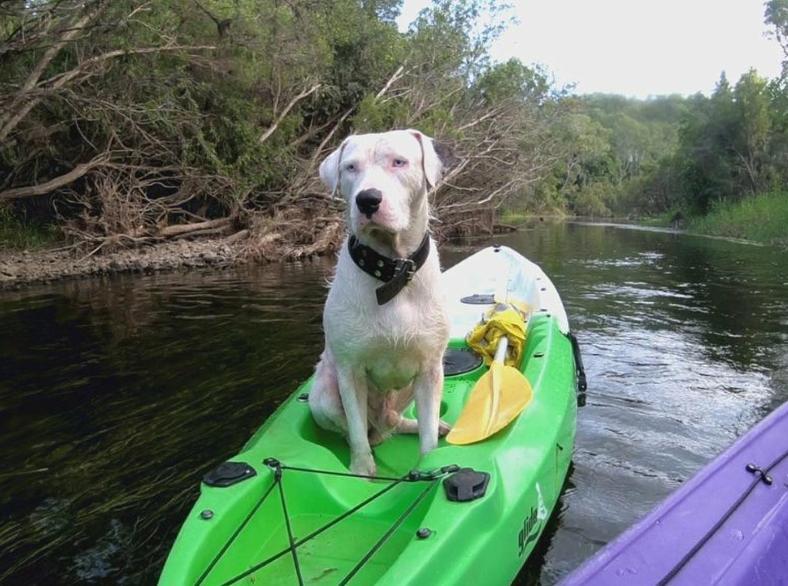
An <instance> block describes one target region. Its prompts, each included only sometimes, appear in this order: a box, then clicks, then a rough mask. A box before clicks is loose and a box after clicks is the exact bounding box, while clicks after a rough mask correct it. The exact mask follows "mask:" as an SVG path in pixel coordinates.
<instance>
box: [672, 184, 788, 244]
mask: <svg viewBox="0 0 788 586" xmlns="http://www.w3.org/2000/svg"><path fill="white" fill-rule="evenodd" d="M687 230H688V231H689V232H697V233H699V234H708V235H710V236H726V237H730V238H743V239H745V240H752V241H754V242H763V243H766V244H778V245H783V246H786V245H788V191H774V192H771V193H762V194H759V195H756V196H753V197H748V198H747V199H743V200H741V201H738V202H725V203H722V204H720V205H717V206H715V207H714V208H713V209H712V211H711V212H709V213H708V214H707V215H705V216H702V217H699V218H690V219H689V220H688V222H687Z"/></svg>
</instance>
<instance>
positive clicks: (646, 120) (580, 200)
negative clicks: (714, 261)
mask: <svg viewBox="0 0 788 586" xmlns="http://www.w3.org/2000/svg"><path fill="white" fill-rule="evenodd" d="M561 130H562V132H564V133H565V134H566V138H565V140H567V141H568V142H569V143H570V145H571V146H570V148H569V156H567V157H566V158H565V159H564V160H562V161H560V162H559V163H558V164H557V165H556V166H555V168H554V171H553V175H552V177H551V178H549V179H546V180H545V181H543V182H542V183H540V184H539V185H538V186H537V188H536V190H535V191H534V192H533V193H531V194H530V195H529V197H526V198H524V199H523V200H521V203H522V205H523V206H524V207H526V208H528V207H536V208H538V207H540V206H542V207H547V208H549V207H551V206H552V207H555V208H558V209H562V210H565V211H569V212H570V213H574V214H578V215H586V216H588V215H590V216H610V215H650V214H659V213H664V212H669V211H673V212H676V213H678V212H683V213H686V214H691V215H698V214H705V213H706V212H708V211H709V209H710V208H711V206H712V205H713V204H715V203H716V202H724V201H728V200H739V199H742V198H745V197H748V196H751V195H754V194H757V193H762V192H768V191H779V190H781V189H785V187H786V185H788V91H786V80H785V78H782V79H779V78H778V79H773V80H767V79H764V78H762V77H760V76H759V75H758V74H757V73H756V72H755V71H749V72H747V73H745V74H744V75H742V77H741V79H739V81H738V82H737V83H736V85H735V86H733V87H731V85H730V84H729V83H728V81H727V79H726V78H725V75H724V74H723V75H722V77H721V78H720V81H719V82H718V84H717V87H716V89H715V91H714V93H713V94H712V95H711V96H710V97H705V96H703V95H702V94H697V95H695V96H691V97H689V98H682V97H681V96H668V97H657V98H651V99H648V100H635V99H627V98H624V97H621V96H613V95H592V96H584V97H581V98H577V99H576V103H575V104H574V109H573V112H572V113H570V114H568V115H567V116H566V117H565V118H564V120H563V123H562V125H561ZM786 197H788V195H786Z"/></svg>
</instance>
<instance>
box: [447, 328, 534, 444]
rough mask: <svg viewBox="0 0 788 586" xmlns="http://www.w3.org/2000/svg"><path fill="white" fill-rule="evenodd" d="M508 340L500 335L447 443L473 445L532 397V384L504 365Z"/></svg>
mask: <svg viewBox="0 0 788 586" xmlns="http://www.w3.org/2000/svg"><path fill="white" fill-rule="evenodd" d="M508 343H509V340H508V339H507V338H506V336H501V339H500V340H499V341H498V346H497V347H496V349H495V357H494V358H493V361H492V364H490V370H488V371H487V372H485V373H484V374H483V375H482V377H481V378H480V379H479V380H478V381H477V382H476V386H474V387H473V390H471V394H470V396H469V397H468V401H467V402H466V403H465V408H464V409H463V411H462V413H460V417H459V418H458V419H457V421H456V423H455V424H454V427H453V428H452V430H451V431H450V432H449V435H447V436H446V441H447V442H449V443H450V444H458V445H462V444H472V443H475V442H479V441H482V440H483V439H486V438H488V437H490V436H491V435H492V434H494V433H495V432H497V431H499V430H501V429H503V428H504V427H506V426H507V425H508V424H509V423H510V422H511V421H512V420H513V419H514V418H515V417H517V416H518V415H519V414H520V413H521V412H522V410H523V409H525V407H526V406H527V405H528V403H530V402H531V399H533V396H534V392H533V389H532V388H531V383H529V382H528V379H527V378H525V376H524V375H523V373H521V372H520V371H519V370H517V369H516V368H514V367H513V366H506V365H505V364H504V359H505V357H506V348H507V346H508Z"/></svg>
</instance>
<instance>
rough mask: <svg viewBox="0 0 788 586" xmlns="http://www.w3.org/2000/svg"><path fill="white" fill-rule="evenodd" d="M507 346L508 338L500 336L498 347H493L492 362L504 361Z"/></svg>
mask: <svg viewBox="0 0 788 586" xmlns="http://www.w3.org/2000/svg"><path fill="white" fill-rule="evenodd" d="M508 347H509V338H507V337H506V336H501V339H500V340H498V347H497V348H496V349H495V356H494V357H493V362H500V363H501V364H503V363H504V362H506V349H507V348H508Z"/></svg>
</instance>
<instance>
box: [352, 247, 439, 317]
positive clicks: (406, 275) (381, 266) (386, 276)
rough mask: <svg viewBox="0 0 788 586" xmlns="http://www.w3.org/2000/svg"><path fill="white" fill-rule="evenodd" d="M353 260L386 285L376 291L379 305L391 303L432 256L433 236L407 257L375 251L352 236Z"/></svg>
mask: <svg viewBox="0 0 788 586" xmlns="http://www.w3.org/2000/svg"><path fill="white" fill-rule="evenodd" d="M347 248H348V252H349V253H350V258H352V259H353V262H355V263H356V265H357V266H358V268H360V269H361V270H362V271H364V272H365V273H367V274H368V275H371V276H373V277H375V278H376V279H378V280H380V281H383V283H384V284H383V285H381V286H380V287H378V288H377V289H375V295H376V297H377V300H378V305H383V304H385V303H388V302H389V301H391V300H392V299H394V297H396V295H397V293H399V292H400V291H402V289H404V288H405V285H407V284H408V283H410V281H411V280H412V279H413V276H414V275H415V274H416V271H418V270H419V269H420V268H421V267H422V266H424V263H425V262H426V261H427V257H428V256H429V254H430V236H429V234H425V235H424V239H423V240H422V241H421V244H419V247H418V248H417V249H416V251H415V252H414V253H413V254H411V255H410V256H409V257H407V258H389V257H387V256H383V255H382V254H380V253H378V252H375V251H374V250H373V249H372V248H370V247H369V246H367V245H366V244H361V242H359V241H358V238H356V237H355V236H353V235H352V234H351V236H350V239H349V240H348V246H347Z"/></svg>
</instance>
